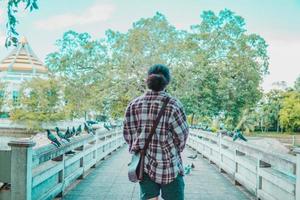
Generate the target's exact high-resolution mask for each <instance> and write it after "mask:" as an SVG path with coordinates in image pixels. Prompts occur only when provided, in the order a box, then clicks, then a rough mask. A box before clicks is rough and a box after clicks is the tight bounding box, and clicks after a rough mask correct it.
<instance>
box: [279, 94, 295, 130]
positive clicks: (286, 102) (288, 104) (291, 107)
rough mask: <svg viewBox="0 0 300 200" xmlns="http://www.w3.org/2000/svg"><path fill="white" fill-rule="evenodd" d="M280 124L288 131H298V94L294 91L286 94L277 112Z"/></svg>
mask: <svg viewBox="0 0 300 200" xmlns="http://www.w3.org/2000/svg"><path fill="white" fill-rule="evenodd" d="M279 119H280V124H281V126H282V127H284V128H286V129H287V130H289V131H299V129H300V93H299V92H296V91H290V92H287V93H286V94H285V96H284V99H283V102H282V108H281V110H280V112H279Z"/></svg>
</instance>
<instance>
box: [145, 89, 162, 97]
mask: <svg viewBox="0 0 300 200" xmlns="http://www.w3.org/2000/svg"><path fill="white" fill-rule="evenodd" d="M165 94H166V91H165V90H162V91H158V92H157V91H153V90H147V91H146V95H147V96H148V95H151V96H152V95H165Z"/></svg>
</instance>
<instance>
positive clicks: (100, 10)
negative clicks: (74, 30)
mask: <svg viewBox="0 0 300 200" xmlns="http://www.w3.org/2000/svg"><path fill="white" fill-rule="evenodd" d="M114 10H115V8H114V6H112V5H104V4H95V5H93V6H91V7H89V8H88V9H86V10H82V11H81V12H80V14H75V13H66V14H61V15H56V16H52V17H50V18H48V19H45V20H39V21H37V22H35V26H36V27H37V28H40V29H44V30H55V29H60V28H66V27H71V26H77V25H85V24H90V23H95V22H101V21H106V20H108V19H109V18H110V17H111V15H112V13H113V12H114Z"/></svg>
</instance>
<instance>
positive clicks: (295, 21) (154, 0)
mask: <svg viewBox="0 0 300 200" xmlns="http://www.w3.org/2000/svg"><path fill="white" fill-rule="evenodd" d="M38 3H39V7H40V9H39V10H37V11H34V12H33V13H28V12H26V13H25V12H21V13H20V15H19V21H20V24H19V25H18V27H17V28H18V32H19V33H20V35H24V36H26V37H27V39H28V41H29V43H30V44H31V47H32V48H33V50H34V51H35V53H36V54H37V55H38V57H39V58H40V59H41V60H42V61H44V58H45V57H46V55H47V54H48V53H51V52H53V51H55V45H54V44H55V41H56V40H57V39H59V38H61V37H62V35H63V33H64V32H66V31H68V30H75V31H77V32H88V33H90V34H91V35H92V36H93V38H95V39H98V38H101V37H103V36H104V32H105V31H106V30H107V29H113V30H117V31H121V32H126V31H127V30H128V29H129V28H131V26H132V23H133V22H135V21H137V20H139V19H140V18H142V17H151V16H153V15H154V14H155V12H157V11H159V12H161V13H163V14H164V15H165V16H166V17H167V19H168V20H169V22H170V23H171V24H173V25H175V26H176V27H177V28H178V29H185V30H189V27H190V26H191V25H194V24H199V23H200V22H201V19H200V14H201V13H202V12H203V11H204V10H213V11H214V12H217V13H218V12H219V11H220V10H222V9H224V8H228V9H230V10H232V11H233V12H235V13H236V14H237V15H240V16H242V17H243V18H244V19H245V21H246V28H247V30H248V33H257V34H259V35H261V36H262V37H263V38H264V39H265V40H266V42H267V44H268V45H269V47H268V55H269V57H270V66H269V71H270V74H269V75H267V76H266V77H265V78H264V82H263V85H262V86H263V88H264V89H265V90H269V89H270V88H271V87H272V83H273V82H276V81H286V82H287V83H288V85H290V86H291V85H292V84H293V82H294V81H295V79H296V78H297V76H299V75H300V62H299V60H300V0H163V1H162V0H63V1H62V0H39V1H38ZM5 8H6V3H5V2H4V1H0V59H2V58H3V57H4V56H6V55H7V54H8V53H9V51H10V50H11V49H6V48H5V47H4V45H3V43H4V39H5V31H6V29H5V21H6V11H5Z"/></svg>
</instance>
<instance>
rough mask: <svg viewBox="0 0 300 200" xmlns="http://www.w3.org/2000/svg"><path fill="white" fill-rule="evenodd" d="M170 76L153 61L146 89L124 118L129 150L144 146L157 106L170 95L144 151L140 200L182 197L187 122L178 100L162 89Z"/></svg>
mask: <svg viewBox="0 0 300 200" xmlns="http://www.w3.org/2000/svg"><path fill="white" fill-rule="evenodd" d="M170 79H171V76H170V72H169V69H168V67H166V66H164V65H159V64H158V65H154V66H152V67H150V69H149V71H148V77H147V86H148V88H149V90H148V91H147V92H146V93H145V94H144V95H142V96H140V97H138V98H136V99H134V100H133V101H132V102H130V103H129V105H128V107H127V109H126V113H125V120H124V131H123V134H124V138H125V140H126V142H127V144H128V145H129V152H130V153H132V152H138V151H139V150H141V149H143V147H144V144H145V140H146V138H147V137H148V135H149V134H150V129H151V127H152V126H153V122H154V121H155V119H156V117H157V114H158V112H159V110H160V109H161V107H162V105H163V103H164V101H165V99H166V98H167V97H169V98H170V100H169V102H168V104H167V106H166V108H165V111H164V114H163V115H162V117H161V119H160V121H159V123H158V126H157V128H156V131H155V134H154V135H153V136H152V138H151V140H150V143H149V147H148V148H147V150H146V154H145V165H144V172H145V173H144V176H143V177H144V178H143V180H142V181H141V182H139V184H140V193H141V199H142V200H157V199H158V196H159V195H160V191H161V193H162V198H163V199H165V200H183V199H184V180H183V174H184V171H183V164H182V159H181V155H180V153H181V152H182V151H183V149H184V147H185V143H186V139H187V136H188V124H187V121H186V116H185V113H184V111H183V107H182V105H181V103H180V102H179V101H178V100H177V99H175V98H174V97H172V96H170V95H169V94H168V93H167V92H165V88H166V86H167V85H168V84H169V82H170Z"/></svg>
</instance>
